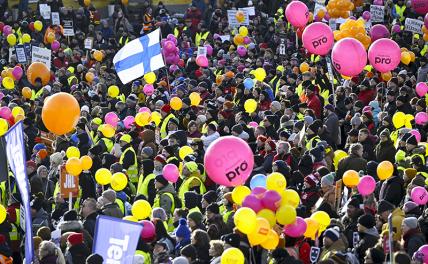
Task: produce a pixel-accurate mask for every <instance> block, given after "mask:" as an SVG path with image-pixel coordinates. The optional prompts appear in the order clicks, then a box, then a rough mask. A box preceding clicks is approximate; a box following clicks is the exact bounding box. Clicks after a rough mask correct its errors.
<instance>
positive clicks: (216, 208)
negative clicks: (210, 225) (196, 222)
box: [206, 203, 220, 214]
mask: <svg viewBox="0 0 428 264" xmlns="http://www.w3.org/2000/svg"><path fill="white" fill-rule="evenodd" d="M206 210H207V212H211V213H213V214H219V213H220V208H219V206H218V204H216V203H212V204H210V205H208V206H207V209H206Z"/></svg>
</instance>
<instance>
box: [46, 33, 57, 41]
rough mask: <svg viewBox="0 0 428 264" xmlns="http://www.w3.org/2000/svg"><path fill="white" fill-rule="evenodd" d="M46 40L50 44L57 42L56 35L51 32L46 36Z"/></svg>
mask: <svg viewBox="0 0 428 264" xmlns="http://www.w3.org/2000/svg"><path fill="white" fill-rule="evenodd" d="M46 40H47V41H48V43H51V44H52V42H54V40H55V34H54V33H53V32H49V33H48V35H47V36H46Z"/></svg>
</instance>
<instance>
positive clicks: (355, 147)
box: [349, 143, 364, 157]
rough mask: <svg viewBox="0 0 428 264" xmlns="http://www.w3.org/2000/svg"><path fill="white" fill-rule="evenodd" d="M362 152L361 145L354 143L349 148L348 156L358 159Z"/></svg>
mask: <svg viewBox="0 0 428 264" xmlns="http://www.w3.org/2000/svg"><path fill="white" fill-rule="evenodd" d="M363 151H364V149H363V145H361V144H360V143H354V144H352V145H351V146H350V147H349V154H354V155H356V156H358V157H362V156H363Z"/></svg>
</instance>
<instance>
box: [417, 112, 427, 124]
mask: <svg viewBox="0 0 428 264" xmlns="http://www.w3.org/2000/svg"><path fill="white" fill-rule="evenodd" d="M427 122H428V114H427V113H426V112H419V113H417V114H416V115H415V123H416V124H417V125H421V126H423V125H425V124H426V123H427Z"/></svg>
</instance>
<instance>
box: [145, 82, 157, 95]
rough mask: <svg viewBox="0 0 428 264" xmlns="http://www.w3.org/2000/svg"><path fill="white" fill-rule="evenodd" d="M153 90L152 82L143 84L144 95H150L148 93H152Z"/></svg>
mask: <svg viewBox="0 0 428 264" xmlns="http://www.w3.org/2000/svg"><path fill="white" fill-rule="evenodd" d="M154 92H155V88H154V87H153V84H148V83H147V84H145V85H144V88H143V93H144V94H145V95H148V96H150V95H152V94H153V93H154Z"/></svg>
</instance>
